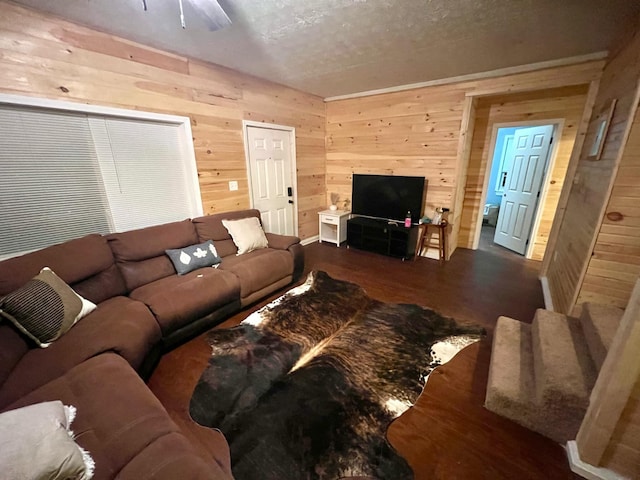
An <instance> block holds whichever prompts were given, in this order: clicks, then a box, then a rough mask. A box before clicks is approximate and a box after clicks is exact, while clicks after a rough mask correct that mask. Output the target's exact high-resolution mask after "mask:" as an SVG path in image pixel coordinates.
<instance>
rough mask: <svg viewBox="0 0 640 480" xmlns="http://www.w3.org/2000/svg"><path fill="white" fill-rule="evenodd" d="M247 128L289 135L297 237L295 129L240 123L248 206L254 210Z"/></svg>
mask: <svg viewBox="0 0 640 480" xmlns="http://www.w3.org/2000/svg"><path fill="white" fill-rule="evenodd" d="M249 127H256V128H264V129H268V130H280V131H284V132H288V133H289V150H290V154H291V185H292V188H293V206H294V208H293V230H294V234H295V235H296V236H297V235H298V233H299V231H298V225H299V223H298V211H299V210H298V173H297V172H298V169H297V162H296V129H295V127H289V126H287V125H278V124H276V123H266V122H256V121H253V120H243V121H242V140H243V142H244V157H245V163H246V168H247V187H248V190H249V205H250V207H251V208H254V202H253V187H252V185H253V184H252V182H251V158H250V155H249Z"/></svg>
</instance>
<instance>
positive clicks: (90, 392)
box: [5, 353, 228, 480]
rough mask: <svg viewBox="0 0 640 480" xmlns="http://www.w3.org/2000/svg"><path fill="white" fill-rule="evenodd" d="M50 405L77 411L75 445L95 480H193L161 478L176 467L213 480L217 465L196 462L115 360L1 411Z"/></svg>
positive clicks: (83, 369)
mask: <svg viewBox="0 0 640 480" xmlns="http://www.w3.org/2000/svg"><path fill="white" fill-rule="evenodd" d="M51 400H60V401H62V403H64V404H65V405H73V406H74V407H76V409H77V415H76V418H75V420H74V423H73V431H74V433H75V440H76V442H77V443H78V445H80V446H81V447H82V448H84V449H86V450H87V451H88V452H89V453H90V455H91V457H92V458H93V459H94V461H95V475H94V477H93V478H94V479H95V480H102V479H111V478H116V477H117V478H118V479H121V480H125V479H147V478H154V479H156V478H157V479H160V478H162V479H164V478H192V477H190V476H180V475H178V476H173V477H171V476H170V475H168V474H164V475H163V472H168V473H173V474H175V471H176V470H178V469H179V468H180V467H182V468H184V469H185V472H192V471H193V472H195V473H196V474H197V475H196V476H194V477H193V478H205V472H207V471H210V472H212V473H211V475H210V476H209V477H208V478H217V477H215V476H214V472H215V471H216V470H215V469H216V468H217V467H218V464H217V462H215V461H214V460H213V459H207V458H204V457H198V456H197V454H196V453H195V451H194V450H193V449H192V448H190V444H189V442H188V440H187V439H186V438H185V437H183V436H182V434H181V433H180V431H179V429H178V427H177V426H176V424H175V423H174V422H173V421H172V420H171V419H170V417H169V415H168V414H167V412H166V410H165V409H164V408H163V406H162V405H161V404H160V402H159V401H158V399H157V398H156V397H155V396H154V395H153V394H152V393H151V391H150V390H149V389H148V388H147V386H146V385H145V384H144V382H143V381H142V380H141V379H140V377H138V375H137V374H136V373H135V372H134V371H133V370H132V369H131V367H130V366H129V365H128V364H127V362H126V361H125V360H124V359H123V358H121V357H120V356H118V355H115V354H111V353H107V354H103V355H99V356H97V357H94V358H92V359H90V360H87V361H86V362H83V363H82V364H80V365H77V366H76V367H74V368H72V369H71V370H69V371H68V372H67V373H66V374H65V375H64V376H62V377H60V378H57V379H55V380H53V381H52V382H49V383H47V384H45V385H43V386H41V387H40V388H38V389H37V390H35V391H33V392H31V393H30V394H28V395H26V396H25V397H23V398H21V399H20V400H19V401H17V402H15V403H14V404H12V405H9V406H8V407H7V408H6V409H5V410H11V409H14V408H19V407H22V406H25V405H31V404H34V403H38V402H44V401H51ZM165 437H167V439H166V440H165ZM156 442H158V445H157V446H156V445H154V444H156ZM171 447H173V448H174V449H175V450H174V451H172V448H171ZM154 453H155V454H154ZM156 454H157V455H156ZM213 455H215V452H213ZM227 455H228V450H227V451H225V452H221V458H226V456H227ZM139 456H141V457H140V458H138V457H139ZM196 457H197V458H196ZM192 460H194V464H193V465H190V463H191V461H192ZM220 478H225V477H220Z"/></svg>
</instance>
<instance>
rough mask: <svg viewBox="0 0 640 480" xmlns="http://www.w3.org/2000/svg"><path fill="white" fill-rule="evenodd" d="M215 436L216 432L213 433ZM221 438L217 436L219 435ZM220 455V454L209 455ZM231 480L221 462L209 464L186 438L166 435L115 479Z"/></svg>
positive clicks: (138, 456)
mask: <svg viewBox="0 0 640 480" xmlns="http://www.w3.org/2000/svg"><path fill="white" fill-rule="evenodd" d="M216 433H218V432H216ZM219 435H220V436H222V434H221V433H219ZM226 448H227V449H228V448H229V447H228V446H227V447H226ZM213 454H214V457H215V456H216V455H219V456H222V455H224V452H223V451H220V452H213ZM147 478H153V479H154V480H156V479H157V480H161V479H162V480H164V479H166V480H175V479H179V478H184V479H189V480H233V477H232V476H231V472H230V470H229V469H228V468H225V467H224V465H223V462H222V459H217V458H214V459H213V462H211V461H206V460H204V459H203V458H201V457H199V456H198V455H197V454H196V452H195V451H194V449H193V447H192V446H191V444H190V443H189V441H188V440H187V438H186V437H184V435H182V434H180V433H170V434H168V435H164V436H162V437H160V438H158V439H157V440H156V441H154V442H153V443H152V444H151V445H149V446H148V447H147V448H145V449H144V450H143V451H142V452H140V453H139V454H138V455H136V457H135V458H134V459H133V460H132V461H131V462H129V463H128V464H127V466H125V467H124V469H122V470H121V471H120V474H119V475H118V479H147Z"/></svg>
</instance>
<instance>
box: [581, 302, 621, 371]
mask: <svg viewBox="0 0 640 480" xmlns="http://www.w3.org/2000/svg"><path fill="white" fill-rule="evenodd" d="M623 314H624V310H622V309H621V308H618V307H614V306H610V305H600V304H597V303H585V304H583V306H582V314H581V315H580V323H581V325H582V330H583V331H584V336H585V338H586V340H587V345H588V346H589V351H590V352H591V358H593V361H594V363H595V364H596V367H597V369H598V371H600V369H601V368H602V364H603V363H604V359H605V358H606V357H607V352H608V351H609V347H610V346H611V342H612V341H613V337H614V336H615V334H616V331H617V330H618V326H619V325H620V320H622V315H623Z"/></svg>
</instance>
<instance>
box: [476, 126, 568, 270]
mask: <svg viewBox="0 0 640 480" xmlns="http://www.w3.org/2000/svg"><path fill="white" fill-rule="evenodd" d="M564 123H565V120H564V118H550V119H544V120H533V121H530V120H528V121H520V122H502V123H493V124H492V127H491V128H492V131H491V141H490V142H489V150H488V154H489V155H490V156H491V158H492V160H491V161H490V162H489V161H487V165H486V168H485V172H484V181H483V183H482V196H481V198H482V199H486V197H487V191H488V189H489V182H490V180H491V178H490V177H491V167H492V166H493V155H494V154H495V148H496V141H497V139H498V130H499V129H500V128H511V127H517V128H527V127H541V126H545V125H553V127H554V128H553V133H552V136H553V138H554V139H555V140H556V141H555V142H553V144H552V145H551V150H550V151H549V153H548V156H549V157H548V160H547V162H546V166H545V169H546V171H545V174H544V177H543V179H542V189H541V190H540V197H539V199H538V202H537V204H536V211H535V214H534V217H533V223H532V225H531V230H530V231H529V240H530V241H529V245H527V249H526V251H525V258H531V255H532V254H533V247H534V244H535V241H532V239H533V240H535V238H536V235H537V234H538V230H539V229H540V220H541V218H542V209H541V208H540V205H542V204H543V203H544V202H545V201H546V199H547V194H548V193H549V180H550V178H551V172H552V171H553V168H554V167H555V164H556V158H557V156H558V149H559V146H560V141H559V139H560V138H561V137H562V130H563V129H564ZM481 209H482V204H480V206H479V207H478V212H477V214H478V215H477V219H476V227H475V234H474V237H473V246H472V249H473V250H477V249H478V246H479V244H480V234H481V231H482V218H483V216H482V215H480V211H481ZM473 213H476V212H473ZM545 248H546V247H545Z"/></svg>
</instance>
